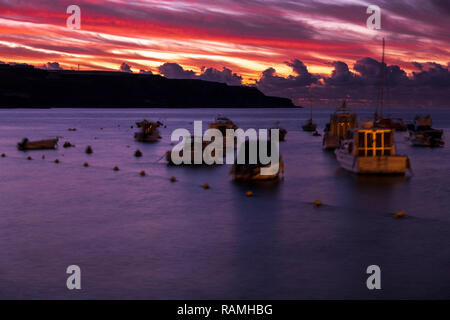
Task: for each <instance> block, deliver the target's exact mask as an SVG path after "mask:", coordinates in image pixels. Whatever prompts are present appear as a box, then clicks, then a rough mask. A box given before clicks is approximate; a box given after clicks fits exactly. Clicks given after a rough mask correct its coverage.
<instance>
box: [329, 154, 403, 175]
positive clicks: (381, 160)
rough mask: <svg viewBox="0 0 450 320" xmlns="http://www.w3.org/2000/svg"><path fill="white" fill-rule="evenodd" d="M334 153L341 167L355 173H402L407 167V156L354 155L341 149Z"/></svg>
mask: <svg viewBox="0 0 450 320" xmlns="http://www.w3.org/2000/svg"><path fill="white" fill-rule="evenodd" d="M335 154H336V159H337V160H338V162H339V164H340V165H341V167H342V168H343V169H345V170H347V171H350V172H353V173H356V174H367V175H371V174H373V175H404V174H405V172H406V169H407V168H408V167H409V164H408V157H407V156H400V155H399V156H375V157H354V156H353V155H352V154H348V153H345V152H344V151H342V150H336V151H335Z"/></svg>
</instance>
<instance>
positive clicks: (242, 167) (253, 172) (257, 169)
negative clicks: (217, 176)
mask: <svg viewBox="0 0 450 320" xmlns="http://www.w3.org/2000/svg"><path fill="white" fill-rule="evenodd" d="M251 143H256V145H257V148H258V159H257V161H256V163H255V164H251V163H250V152H249V150H250V144H251ZM243 144H245V151H243V149H242V148H239V152H245V163H244V164H238V163H237V160H238V159H239V152H238V157H237V159H236V160H235V163H234V164H233V166H232V168H231V174H232V175H233V180H234V181H238V182H252V181H276V180H279V179H280V178H281V176H282V175H284V162H283V158H282V157H281V155H280V156H279V165H278V166H277V167H275V168H273V170H272V171H271V172H270V173H269V174H264V175H263V174H261V169H262V168H270V166H271V165H273V164H271V163H269V164H262V163H261V162H260V161H259V141H252V142H250V141H249V140H247V141H245V142H244V143H243ZM267 153H268V156H269V157H270V154H271V143H270V140H267Z"/></svg>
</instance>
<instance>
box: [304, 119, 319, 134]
mask: <svg viewBox="0 0 450 320" xmlns="http://www.w3.org/2000/svg"><path fill="white" fill-rule="evenodd" d="M302 129H303V131H307V132H314V131H316V129H317V124H315V123H314V122H313V120H312V119H311V118H310V119H308V120H307V121H306V122H305V123H304V124H303V125H302Z"/></svg>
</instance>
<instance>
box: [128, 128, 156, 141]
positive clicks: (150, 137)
mask: <svg viewBox="0 0 450 320" xmlns="http://www.w3.org/2000/svg"><path fill="white" fill-rule="evenodd" d="M134 139H135V140H136V141H138V142H158V141H159V139H161V136H160V135H159V131H158V130H156V129H154V132H153V133H152V134H145V133H143V132H136V133H135V134H134Z"/></svg>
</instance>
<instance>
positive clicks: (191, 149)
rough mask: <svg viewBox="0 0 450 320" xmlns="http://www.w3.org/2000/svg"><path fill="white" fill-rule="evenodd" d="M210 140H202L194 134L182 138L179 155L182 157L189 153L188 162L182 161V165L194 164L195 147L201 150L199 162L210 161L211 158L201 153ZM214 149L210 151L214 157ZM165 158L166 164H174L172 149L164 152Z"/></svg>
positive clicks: (205, 162)
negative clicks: (182, 143) (182, 142)
mask: <svg viewBox="0 0 450 320" xmlns="http://www.w3.org/2000/svg"><path fill="white" fill-rule="evenodd" d="M211 143H212V142H211V141H204V140H203V138H202V137H194V136H190V137H186V138H185V139H184V145H183V147H182V148H181V149H180V150H178V151H177V152H178V154H179V156H180V157H183V155H184V154H185V153H186V152H188V153H190V154H191V155H190V157H191V158H190V163H182V164H183V165H194V164H195V161H194V160H195V150H196V148H197V149H198V150H199V151H200V150H201V157H202V162H201V164H207V163H211V162H212V161H209V160H211V159H206V158H205V154H203V151H205V148H206V147H207V146H208V145H209V144H211ZM215 154H216V153H215V150H213V151H212V152H211V156H212V157H214V156H215ZM166 160H167V164H168V165H176V164H175V162H174V161H173V159H172V150H169V151H167V152H166Z"/></svg>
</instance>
